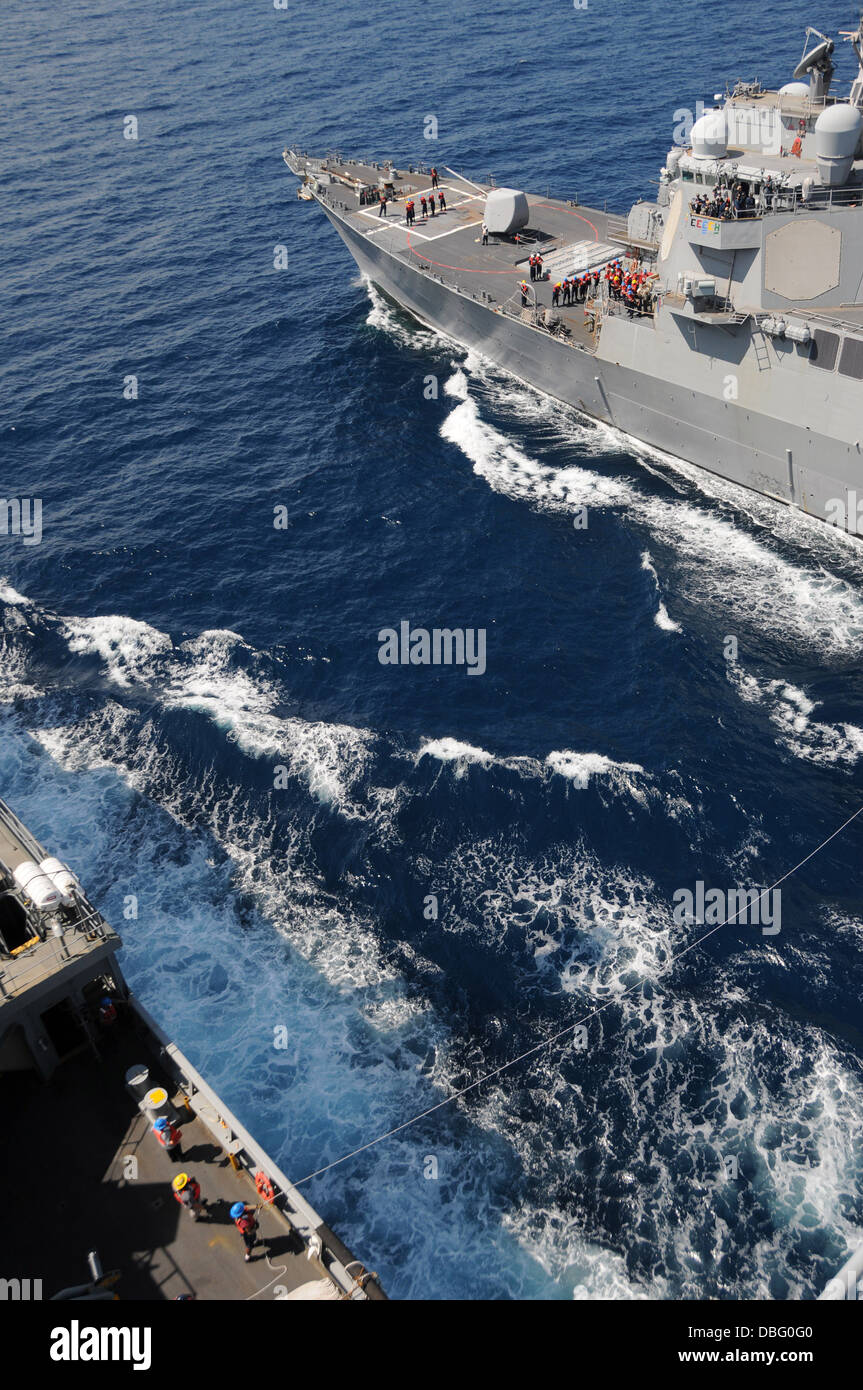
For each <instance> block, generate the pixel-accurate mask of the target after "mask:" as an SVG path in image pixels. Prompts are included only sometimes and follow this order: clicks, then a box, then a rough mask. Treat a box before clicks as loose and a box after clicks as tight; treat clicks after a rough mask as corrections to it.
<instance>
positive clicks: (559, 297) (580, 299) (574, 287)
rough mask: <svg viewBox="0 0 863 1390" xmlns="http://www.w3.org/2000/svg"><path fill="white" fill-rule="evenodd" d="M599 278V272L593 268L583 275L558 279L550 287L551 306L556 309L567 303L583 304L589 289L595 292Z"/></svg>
mask: <svg viewBox="0 0 863 1390" xmlns="http://www.w3.org/2000/svg"><path fill="white" fill-rule="evenodd" d="M600 278H601V277H600V272H599V271H598V270H594V271H593V272H592V273H591V272H590V271H587V272H586V273H585V274H584V275H567V276H566V277H565V278H564V279H563V280H558V281H557V283H556V284H555V285H552V287H551V305H552V308H553V309H557V308H559V307H560V306H561V305H567V304H584V303H585V302H586V300H587V296H588V294H589V293H590V291H591V289H592V290H593V292H594V294H595V293H596V289H597V286H598V285H599V281H600Z"/></svg>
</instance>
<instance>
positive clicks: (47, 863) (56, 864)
mask: <svg viewBox="0 0 863 1390" xmlns="http://www.w3.org/2000/svg"><path fill="white" fill-rule="evenodd" d="M39 868H40V869H41V870H42V872H43V874H47V875H48V877H49V878H50V880H51V882H52V883H53V884H54V887H55V888H59V890H60V892H61V893H62V895H63V903H64V905H65V906H68V905H69V904H70V903H71V902H72V901H73V892H72V890H73V889H78V890H80V888H81V885H80V883H79V882H78V880H77V878H76V877H75V875H74V874H73V873H72V870H71V869H69V868H67V866H66V865H65V864H61V863H60V860H59V859H55V858H54V856H53V855H49V856H48V858H47V859H43V860H42V863H41V864H40V865H39Z"/></svg>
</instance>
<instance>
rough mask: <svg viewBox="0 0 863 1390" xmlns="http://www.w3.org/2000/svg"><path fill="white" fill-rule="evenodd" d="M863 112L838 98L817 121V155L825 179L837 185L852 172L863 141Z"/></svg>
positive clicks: (831, 184)
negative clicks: (856, 154) (858, 147)
mask: <svg viewBox="0 0 863 1390" xmlns="http://www.w3.org/2000/svg"><path fill="white" fill-rule="evenodd" d="M861 130H863V116H861V115H860V112H859V111H858V110H857V107H856V106H848V105H846V104H845V103H844V102H837V104H836V105H835V106H828V107H827V109H826V111H822V112H821V115H820V116H819V117H818V120H817V121H816V122H815V159H816V161H817V163H818V172H819V174H820V175H821V182H822V183H824V184H827V185H828V186H829V187H832V188H836V187H837V186H838V185H840V184H843V183H845V181H846V180H847V178H848V175H849V174H850V173H851V165H852V164H853V163H854V155H855V153H856V150H857V146H858V144H859V143H860V132H861Z"/></svg>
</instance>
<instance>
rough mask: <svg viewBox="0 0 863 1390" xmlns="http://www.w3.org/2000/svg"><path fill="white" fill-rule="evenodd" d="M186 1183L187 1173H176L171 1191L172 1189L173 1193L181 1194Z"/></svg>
mask: <svg viewBox="0 0 863 1390" xmlns="http://www.w3.org/2000/svg"><path fill="white" fill-rule="evenodd" d="M188 1181H189V1174H188V1173H178V1174H177V1176H176V1177H175V1179H174V1181H173V1183H172V1184H171V1186H172V1187H173V1189H174V1191H175V1192H182V1190H183V1188H184V1187H185V1186H186V1183H187V1182H188Z"/></svg>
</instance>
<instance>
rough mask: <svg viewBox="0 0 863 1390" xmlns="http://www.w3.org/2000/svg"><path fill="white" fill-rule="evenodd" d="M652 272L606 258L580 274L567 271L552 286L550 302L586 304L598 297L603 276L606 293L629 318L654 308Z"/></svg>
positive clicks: (524, 298) (524, 290)
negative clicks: (602, 265) (599, 267)
mask: <svg viewBox="0 0 863 1390" xmlns="http://www.w3.org/2000/svg"><path fill="white" fill-rule="evenodd" d="M651 278H652V277H651V276H650V275H649V274H648V273H647V271H645V270H640V269H639V268H638V264H637V263H636V264H635V265H634V266H633V268H632V269H630V270H627V269H625V267H624V264H623V262H622V261H621V260H616V261H609V262H608V264H607V265H606V266H605V268H604V269H602V270H592V271H591V270H588V271H585V272H584V273H583V274H581V275H568V276H566V278H565V279H563V280H558V281H557V283H556V284H554V285H553V286H552V290H551V305H552V308H553V309H558V308H561V307H563V308H566V307H567V306H569V305H572V304H585V303H586V302H587V300H588V298H589V297H590V296H591V295H592V296H593V297H594V298H597V296H598V293H599V287H600V283H601V282H602V281H603V280H604V281H605V283H606V286H607V291H608V297H609V298H610V299H615V300H617V301H619V302H621V303H623V304H625V305H626V309H627V312H628V314H629V316H630V318H632V317H633V315H635V314H650V313H652V312H653V288H652V285H651ZM527 289H528V287H527V285H526V284H525V282H524V281H522V284H521V292H522V304H526V303H527Z"/></svg>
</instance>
